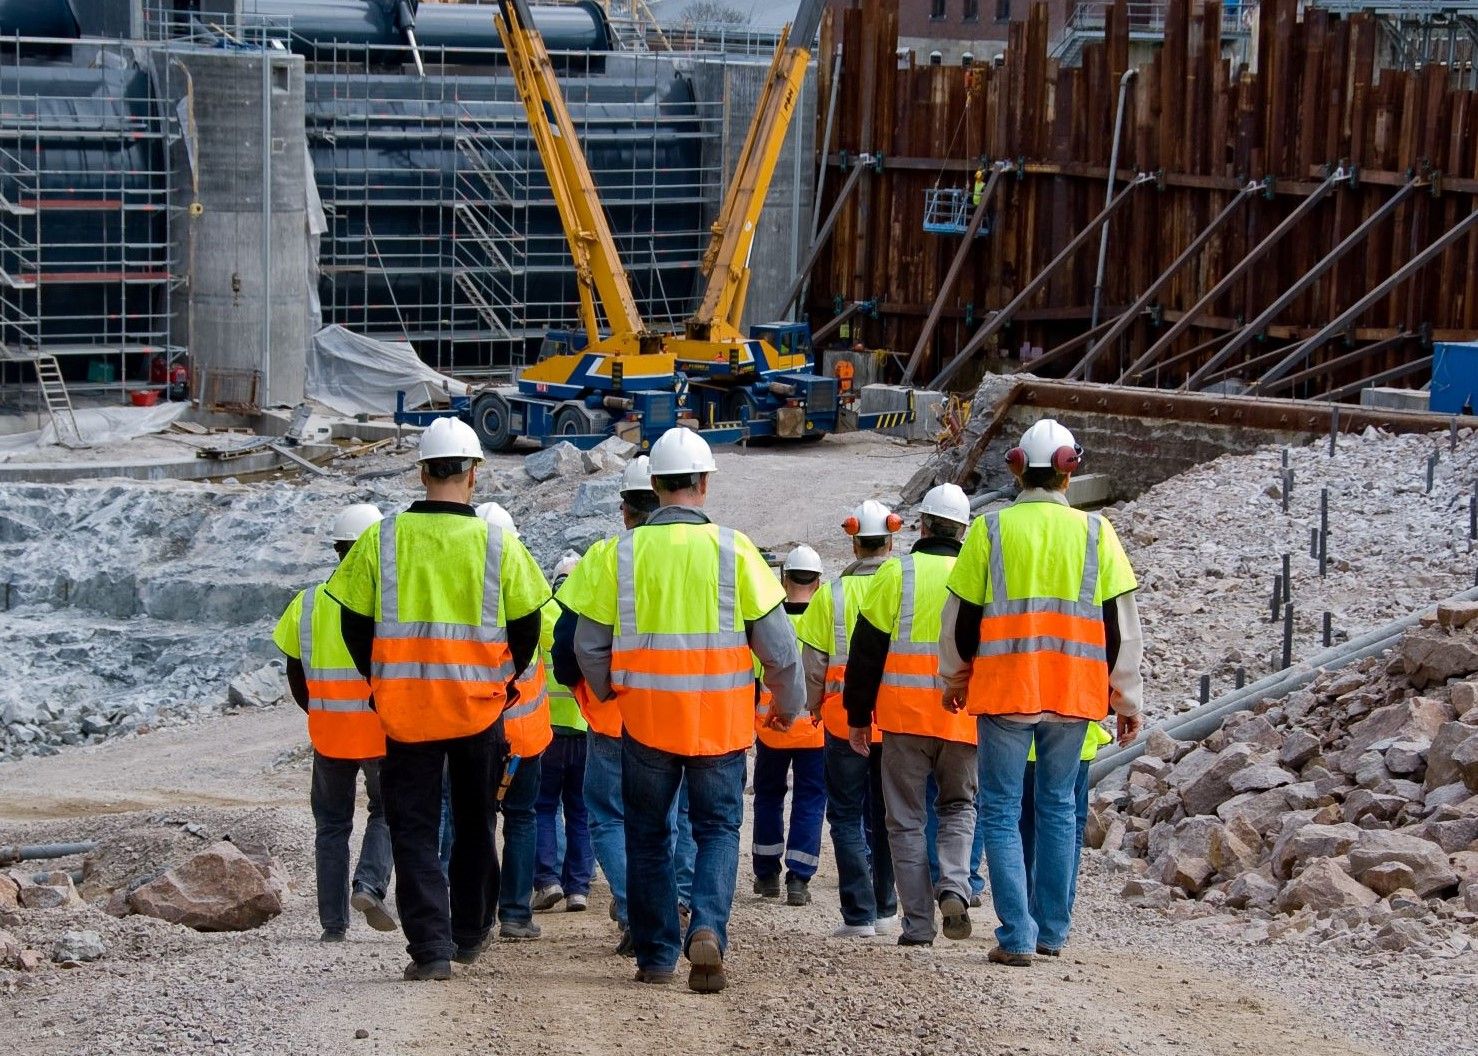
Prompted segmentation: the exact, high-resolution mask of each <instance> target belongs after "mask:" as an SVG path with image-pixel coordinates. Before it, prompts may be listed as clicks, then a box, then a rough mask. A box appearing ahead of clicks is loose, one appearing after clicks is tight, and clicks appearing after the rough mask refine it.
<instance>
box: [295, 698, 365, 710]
mask: <svg viewBox="0 0 1478 1056" xmlns="http://www.w3.org/2000/svg"><path fill="white" fill-rule="evenodd" d="M308 710H309V711H337V712H354V711H369V710H370V706H369V701H367V700H310V701H309V702H308Z"/></svg>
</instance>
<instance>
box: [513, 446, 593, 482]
mask: <svg viewBox="0 0 1478 1056" xmlns="http://www.w3.org/2000/svg"><path fill="white" fill-rule="evenodd" d="M523 470H524V472H525V473H527V474H528V475H529V476H531V477H533V478H534V479H535V480H536V481H539V482H540V483H541V484H542V483H543V482H544V481H546V480H552V479H554V478H555V477H565V478H568V477H583V476H584V475H585V460H584V459H583V458H581V457H580V450H579V448H577V447H576V446H575V445H574V444H572V443H570V442H569V441H567V440H561V441H560V442H559V443H557V444H555V445H554V446H553V447H546V448H544V449H543V450H542V451H535V452H534V453H533V454H531V455H525V456H524V459H523Z"/></svg>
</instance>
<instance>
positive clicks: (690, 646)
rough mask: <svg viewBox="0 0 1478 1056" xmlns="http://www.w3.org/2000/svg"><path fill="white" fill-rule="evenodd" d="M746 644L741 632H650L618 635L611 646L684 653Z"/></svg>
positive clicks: (746, 640)
mask: <svg viewBox="0 0 1478 1056" xmlns="http://www.w3.org/2000/svg"><path fill="white" fill-rule="evenodd" d="M748 643H749V639H748V638H746V637H745V636H744V632H743V631H713V632H703V631H699V632H697V633H696V634H685V633H683V632H680V631H679V632H675V633H672V634H665V633H663V632H661V631H652V632H650V633H648V634H622V635H618V636H617V637H616V639H615V641H614V642H613V643H612V644H613V648H616V649H620V650H622V651H625V650H628V649H656V650H661V651H665V652H678V653H686V652H693V651H696V650H700V649H704V650H706V649H731V648H733V647H734V646H736V645H747V644H748Z"/></svg>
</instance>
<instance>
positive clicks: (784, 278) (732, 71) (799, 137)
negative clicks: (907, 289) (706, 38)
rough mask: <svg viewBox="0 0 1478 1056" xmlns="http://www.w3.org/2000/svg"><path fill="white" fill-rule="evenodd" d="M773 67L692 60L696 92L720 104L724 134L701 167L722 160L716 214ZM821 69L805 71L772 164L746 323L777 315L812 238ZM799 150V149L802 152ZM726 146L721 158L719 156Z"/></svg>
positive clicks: (753, 261) (752, 257)
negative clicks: (798, 94)
mask: <svg viewBox="0 0 1478 1056" xmlns="http://www.w3.org/2000/svg"><path fill="white" fill-rule="evenodd" d="M768 72H769V60H765V61H764V62H744V63H740V62H734V61H729V62H711V61H698V62H695V63H694V64H693V90H694V92H695V93H696V95H697V97H698V101H699V103H700V104H707V103H712V102H722V103H723V104H724V106H723V113H724V135H723V137H722V140H721V142H717V143H714V142H713V141H709V143H710V144H712V145H706V146H705V153H704V157H703V165H704V167H705V168H709V167H714V166H717V167H718V168H719V171H721V172H722V173H723V180H724V182H723V185H722V186H720V187H715V188H713V190H712V201H713V206H712V212H711V213H710V215H709V219H710V220H711V219H712V217H713V216H716V215H717V213H718V209H719V206H720V205H721V203H722V201H723V192H724V190H725V189H727V187H728V181H729V179H730V178H731V177H732V176H733V174H734V166H735V165H736V164H737V163H738V160H739V152H740V151H741V150H742V149H743V148H744V136H745V133H746V132H748V130H749V123H750V121H751V120H752V119H753V117H754V110H755V105H756V103H757V102H758V101H759V95H760V91H761V90H762V89H763V88H764V84H765V76H766V74H767V73H768ZM815 78H816V67H815V64H814V63H812V66H811V68H810V69H809V70H807V71H806V81H805V84H804V85H803V87H802V89H801V97H800V101H799V102H798V103H797V104H796V108H795V113H794V114H793V115H792V117H791V121H790V129H789V131H787V133H786V136H785V144H784V146H783V148H782V149H781V151H780V159H779V161H778V163H777V164H776V166H775V176H774V179H773V180H772V181H771V183H770V193H769V195H768V196H767V197H766V199H765V208H764V212H763V213H762V214H761V216H760V222H759V230H758V232H757V233H756V235H755V239H754V251H753V252H752V253H751V254H750V259H749V266H750V279H749V298H748V300H747V301H746V303H745V308H744V317H743V326H742V328H743V329H745V330H748V328H749V325H750V324H751V323H764V322H770V321H772V320H774V319H776V318H777V317H778V314H779V310H780V298H781V297H783V296H785V291H786V290H787V289H788V288H789V287H790V284H791V282H792V280H793V279H794V277H795V272H796V268H797V266H798V265H799V264H800V261H801V258H803V257H804V256H805V253H806V249H807V247H808V246H809V244H810V235H811V209H812V202H813V201H814V198H815V193H816V170H815V163H814V161H813V158H814V156H815V152H816V83H815ZM797 149H799V154H798V153H797ZM718 152H722V157H719V156H717V155H718Z"/></svg>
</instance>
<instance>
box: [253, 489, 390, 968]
mask: <svg viewBox="0 0 1478 1056" xmlns="http://www.w3.org/2000/svg"><path fill="white" fill-rule="evenodd" d="M379 521H380V511H379V509H378V508H377V507H375V506H372V505H371V504H369V503H367V502H359V503H355V504H354V505H353V506H349V507H347V508H346V509H345V510H344V511H343V512H342V513H340V514H339V516H338V517H337V518H335V520H334V524H333V529H332V531H331V532H330V533H329V537H330V538H331V539H332V540H333V544H334V552H335V553H336V554H338V556H339V560H340V561H342V560H343V559H344V555H345V554H347V553H348V552H349V548H350V547H351V546H353V545H354V541H355V540H356V539H358V538H359V536H360V534H361V533H363V532H364V530H365V529H367V528H369V527H371V526H373V525H375V524H377V523H379ZM272 640H273V641H274V642H276V643H277V648H279V649H281V650H282V652H283V655H285V656H286V657H287V682H288V686H289V687H290V688H291V689H292V695H293V700H295V701H297V704H298V707H300V708H302V709H303V710H304V711H305V712H307V713H308V739H309V740H310V741H311V742H312V743H313V785H312V792H311V793H310V799H311V802H312V805H313V828H314V839H313V865H314V869H315V871H316V873H317V878H318V923H319V924H320V925H321V926H322V927H323V935H322V936H321V941H323V942H343V941H344V934H345V932H347V931H348V930H349V907H350V906H351V905H352V906H353V907H354V908H355V909H357V910H358V911H359V912H361V913H363V914H364V919H365V921H366V922H367V923H368V924H369V926H370V927H372V928H374V929H375V930H376V931H394V930H395V928H396V923H395V918H394V917H393V916H391V915H390V911H389V909H387V908H386V906H385V892H386V891H387V890H388V888H389V884H390V830H389V829H388V828H387V827H386V825H385V814H384V810H383V808H382V807H381V801H380V759H381V758H382V757H383V756H384V755H385V732H384V730H382V729H381V728H380V720H379V718H378V717H377V716H376V715H375V713H374V710H373V707H372V705H371V702H370V687H369V683H368V682H366V681H365V680H364V678H363V677H362V676H361V675H360V673H359V672H358V671H356V670H355V669H354V661H353V659H352V658H351V657H350V656H349V651H348V649H347V648H346V647H345V645H344V637H343V635H342V634H341V633H340V631H339V605H338V602H336V601H334V599H333V598H331V597H329V595H328V592H327V591H326V590H325V589H324V587H323V585H322V584H320V585H318V586H316V587H313V588H312V589H311V590H302V591H299V592H298V593H297V595H296V596H295V597H294V598H293V600H292V602H291V603H290V604H289V605H288V607H287V611H286V612H284V613H283V614H282V619H280V620H278V621H277V630H276V631H275V632H274V633H273V635H272ZM361 772H363V773H364V790H365V793H366V794H367V795H368V797H369V817H368V818H367V819H366V821H365V825H364V839H363V841H362V842H361V843H360V847H359V862H358V864H357V865H355V867H354V881H353V885H352V891H353V893H352V894H351V893H350V892H351V885H350V880H349V837H350V836H351V835H352V834H353V832H354V800H355V790H356V788H357V786H358V782H359V774H360V773H361Z"/></svg>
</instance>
